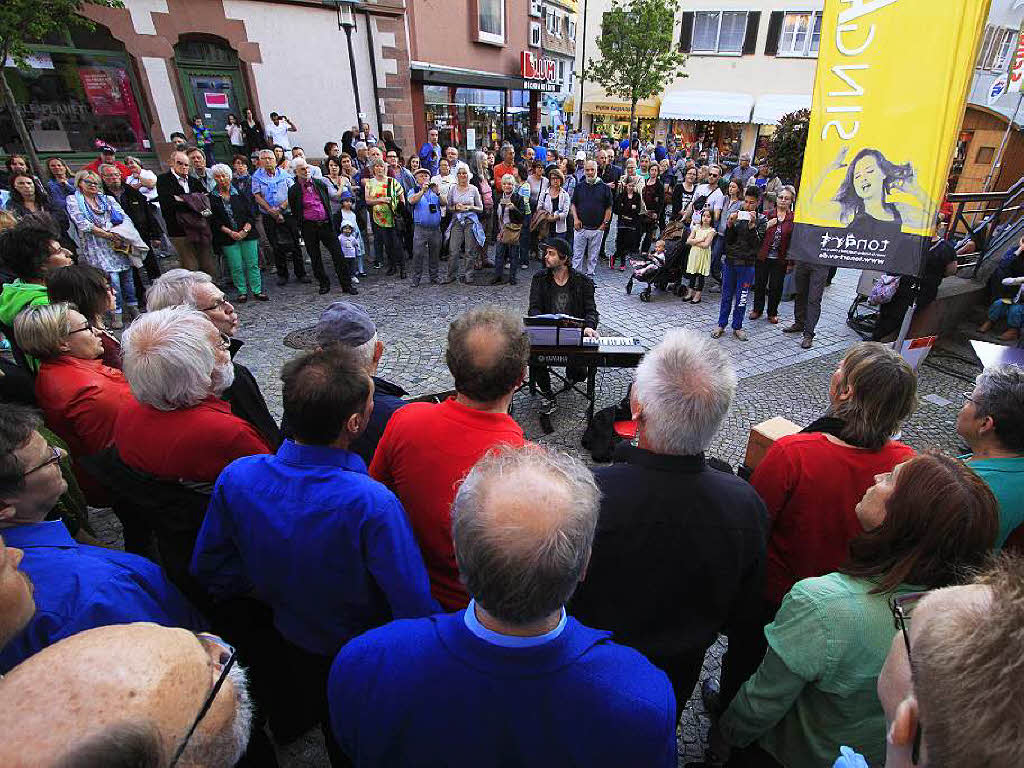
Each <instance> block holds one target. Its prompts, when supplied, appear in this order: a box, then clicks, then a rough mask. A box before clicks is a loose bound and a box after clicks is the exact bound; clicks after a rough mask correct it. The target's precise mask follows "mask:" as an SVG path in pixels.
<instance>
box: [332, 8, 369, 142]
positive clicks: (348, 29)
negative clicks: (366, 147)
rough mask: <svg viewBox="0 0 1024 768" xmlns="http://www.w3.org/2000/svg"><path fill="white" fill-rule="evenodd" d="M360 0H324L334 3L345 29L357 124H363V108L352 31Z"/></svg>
mask: <svg viewBox="0 0 1024 768" xmlns="http://www.w3.org/2000/svg"><path fill="white" fill-rule="evenodd" d="M357 2H359V0H323V3H324V5H333V6H334V7H335V9H336V10H337V11H338V29H341V30H344V32H345V40H346V42H347V43H348V65H349V68H350V69H351V71H352V95H353V96H354V97H355V102H356V121H355V125H359V126H361V125H362V124H363V118H362V114H363V108H362V105H361V104H360V103H359V80H358V78H357V76H356V57H355V53H353V51H352V33H353V32H354V31H355V29H356V15H355V13H354V12H353V9H352V6H353V5H355V4H356V3H357Z"/></svg>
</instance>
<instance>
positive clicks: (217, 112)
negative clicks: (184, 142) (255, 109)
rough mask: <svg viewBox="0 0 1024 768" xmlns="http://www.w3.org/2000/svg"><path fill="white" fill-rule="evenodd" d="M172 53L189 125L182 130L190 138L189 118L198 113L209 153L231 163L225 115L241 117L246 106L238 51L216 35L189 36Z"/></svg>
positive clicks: (247, 104)
mask: <svg viewBox="0 0 1024 768" xmlns="http://www.w3.org/2000/svg"><path fill="white" fill-rule="evenodd" d="M174 57H175V61H176V63H177V67H178V77H179V78H180V80H181V90H182V91H183V92H184V94H185V101H186V109H187V111H188V120H189V126H188V128H187V129H186V130H185V134H186V135H187V136H188V137H189V140H190V141H191V140H192V132H191V122H192V118H193V117H194V116H196V115H199V116H200V117H202V118H203V123H204V124H205V125H206V127H207V128H209V129H210V131H211V132H212V133H213V138H214V145H213V154H214V157H215V158H216V160H217V162H226V163H228V164H229V165H230V164H231V155H232V150H231V144H230V142H229V141H228V134H227V130H226V127H227V123H228V115H230V114H233V115H235V117H238V118H241V116H242V112H243V111H244V110H245V108H246V107H247V106H249V98H248V95H247V94H246V92H245V86H244V85H243V81H242V73H241V70H240V69H239V66H238V54H236V53H235V51H234V50H232V49H231V48H230V46H228V45H226V44H225V43H224V42H223V41H221V40H220V39H219V38H216V39H211V38H209V37H192V38H187V39H184V40H182V41H180V42H179V43H178V44H177V45H175V46H174Z"/></svg>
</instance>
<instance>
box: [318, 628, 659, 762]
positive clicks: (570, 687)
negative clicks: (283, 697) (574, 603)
mask: <svg viewBox="0 0 1024 768" xmlns="http://www.w3.org/2000/svg"><path fill="white" fill-rule="evenodd" d="M327 698H328V702H329V704H330V721H331V727H332V728H333V729H334V735H335V736H336V737H337V739H338V742H339V743H340V744H341V747H342V749H343V750H344V751H345V752H346V753H347V754H348V755H349V756H350V757H351V758H352V759H353V762H354V764H355V765H356V766H358V767H359V768H371V767H372V768H385V767H387V768H391V766H396V765H418V766H426V765H444V766H447V768H470V767H472V768H497V767H498V766H508V765H523V766H526V765H529V766H569V765H575V766H588V768H604V767H605V766H607V767H608V768H612V766H614V767H615V768H621V766H643V767H644V768H669V766H671V767H672V768H675V766H676V765H677V763H678V757H677V755H676V704H675V697H674V696H673V695H672V686H671V685H670V684H669V682H668V678H667V677H666V676H665V673H664V672H662V671H661V670H660V669H658V668H657V667H655V666H654V665H653V664H651V663H650V662H649V661H647V659H645V658H644V657H643V656H641V655H640V654H639V653H637V652H636V651H634V650H633V649H631V648H625V647H623V646H620V645H617V644H615V643H613V642H612V641H611V639H610V633H609V632H601V631H598V630H594V629H589V628H587V627H585V626H583V625H582V624H580V623H579V622H578V621H576V620H575V619H573V618H571V617H570V618H568V619H567V620H566V623H565V626H564V628H563V630H562V631H561V632H560V633H558V635H557V636H556V637H554V638H553V639H551V640H549V641H548V642H545V643H543V644H541V645H535V646H532V647H526V648H522V647H513V648H509V647H503V646H501V645H497V644H495V643H492V642H489V641H487V640H484V639H482V638H480V637H478V636H477V635H476V634H474V632H472V631H471V630H470V628H469V627H468V626H467V624H466V619H465V616H464V611H457V612H456V613H450V614H441V615H437V616H431V617H429V618H425V619H414V620H404V621H395V622H392V623H391V624H388V625H387V626H384V627H380V628H378V629H374V630H371V631H370V632H367V633H366V634H364V635H360V636H359V637H357V638H354V639H353V640H351V641H350V642H349V643H347V644H346V645H345V646H344V647H343V648H342V649H341V651H340V652H339V653H338V657H337V658H336V659H335V660H334V664H333V666H332V667H331V674H330V677H329V679H328V683H327ZM396 735H400V738H399V737H397V736H396Z"/></svg>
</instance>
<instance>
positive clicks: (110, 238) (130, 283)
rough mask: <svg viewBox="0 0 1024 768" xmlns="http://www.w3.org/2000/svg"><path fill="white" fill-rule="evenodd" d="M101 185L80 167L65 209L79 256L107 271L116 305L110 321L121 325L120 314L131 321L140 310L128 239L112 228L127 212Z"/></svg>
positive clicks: (94, 176)
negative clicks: (74, 233) (72, 192)
mask: <svg viewBox="0 0 1024 768" xmlns="http://www.w3.org/2000/svg"><path fill="white" fill-rule="evenodd" d="M102 189H103V185H102V183H101V182H100V177H99V176H98V175H97V174H96V172H95V171H89V170H81V171H79V172H78V173H76V174H75V194H73V195H68V198H67V212H68V218H70V219H71V221H72V222H73V223H74V225H75V231H76V233H77V241H78V258H79V259H80V260H81V261H84V262H85V263H86V264H91V265H92V266H94V267H97V268H98V269H102V270H103V271H104V272H106V273H107V276H108V277H109V278H110V284H111V285H113V286H114V292H115V296H116V299H117V309H116V311H115V312H114V321H113V323H112V324H111V325H112V327H113V328H120V327H121V325H122V317H123V318H124V320H126V321H131V319H132V318H134V317H135V316H137V315H138V314H139V302H138V300H137V299H136V298H135V281H134V280H133V279H132V264H131V261H130V260H129V259H128V254H127V247H128V245H127V242H126V241H125V239H124V238H123V237H121V236H120V235H119V234H117V233H116V232H112V231H111V230H112V229H113V228H114V227H116V226H117V225H119V224H121V223H122V222H123V221H124V220H125V216H126V214H125V212H124V210H123V209H122V208H121V206H120V204H119V203H118V202H117V200H115V199H114V198H113V197H111V196H110V195H104V194H103V193H102V192H101V191H100V190H102Z"/></svg>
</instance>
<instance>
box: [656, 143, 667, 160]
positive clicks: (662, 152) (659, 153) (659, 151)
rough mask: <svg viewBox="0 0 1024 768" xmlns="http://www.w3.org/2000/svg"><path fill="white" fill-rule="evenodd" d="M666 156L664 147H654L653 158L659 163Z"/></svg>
mask: <svg viewBox="0 0 1024 768" xmlns="http://www.w3.org/2000/svg"><path fill="white" fill-rule="evenodd" d="M666 157H668V150H667V149H665V147H662V146H657V147H655V148H654V159H655V160H657V161H658V162H659V163H660V162H661V161H662V160H664V159H665V158H666Z"/></svg>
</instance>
